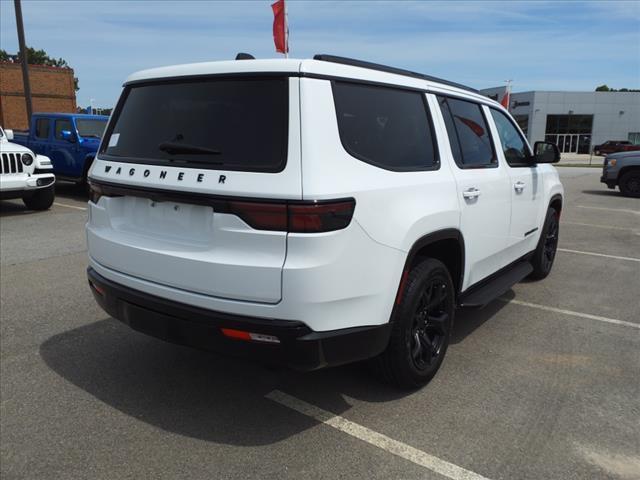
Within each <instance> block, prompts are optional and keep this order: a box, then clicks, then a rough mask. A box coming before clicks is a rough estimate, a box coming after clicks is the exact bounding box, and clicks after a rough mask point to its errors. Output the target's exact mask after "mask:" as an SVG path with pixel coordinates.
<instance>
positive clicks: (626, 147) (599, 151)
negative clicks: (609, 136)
mask: <svg viewBox="0 0 640 480" xmlns="http://www.w3.org/2000/svg"><path fill="white" fill-rule="evenodd" d="M635 150H640V145H634V144H633V143H631V142H629V141H628V140H607V141H606V142H604V143H603V144H601V145H596V146H594V147H593V153H594V154H595V155H608V154H610V153H618V152H632V151H635Z"/></svg>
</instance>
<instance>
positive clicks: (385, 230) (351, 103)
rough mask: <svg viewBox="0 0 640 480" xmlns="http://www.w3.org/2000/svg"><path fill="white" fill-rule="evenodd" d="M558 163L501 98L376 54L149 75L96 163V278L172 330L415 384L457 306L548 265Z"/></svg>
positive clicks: (144, 320)
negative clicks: (369, 369) (361, 366)
mask: <svg viewBox="0 0 640 480" xmlns="http://www.w3.org/2000/svg"><path fill="white" fill-rule="evenodd" d="M114 136H115V138H116V139H117V141H116V140H113V141H111V138H112V137H114ZM558 159H559V153H558V150H557V147H555V145H552V144H547V143H544V142H538V143H536V144H535V145H534V147H533V149H532V148H531V147H530V146H529V144H528V143H527V141H526V139H525V137H524V135H523V134H522V132H521V130H520V129H519V127H518V126H517V124H516V123H515V122H514V121H513V118H512V117H511V115H510V114H509V113H508V112H507V111H506V110H505V109H504V108H503V107H502V106H501V105H499V104H498V103H496V102H495V101H492V100H490V99H488V98H486V97H483V96H482V95H480V94H478V93H477V92H475V91H473V90H471V89H469V88H466V87H464V86H462V85H459V84H456V83H452V82H447V81H444V80H440V79H437V78H434V77H430V76H426V75H421V74H416V73H414V72H407V71H403V70H399V69H394V68H391V67H385V66H381V65H376V64H372V63H367V62H360V61H357V60H351V59H344V58H340V57H333V56H327V55H321V56H317V57H315V58H314V59H313V60H293V59H280V60H247V61H235V62H212V63H203V64H193V65H183V66H174V67H167V68H162V69H154V70H147V71H143V72H138V73H135V74H133V75H132V76H131V77H129V79H128V80H127V82H126V83H125V87H124V90H123V93H122V96H121V99H120V101H119V102H118V105H117V107H116V109H115V111H114V113H113V116H112V118H111V120H110V123H109V125H108V127H107V130H106V133H105V138H104V140H103V142H102V144H101V148H100V151H99V154H98V157H97V159H96V161H95V163H94V166H93V168H92V170H91V172H90V182H91V199H90V203H89V206H90V215H89V221H88V223H87V242H88V250H89V269H88V277H89V284H90V286H91V290H92V292H93V294H94V297H95V298H96V300H97V302H98V303H99V304H100V305H101V306H102V308H104V309H105V310H106V311H107V312H108V313H109V314H110V315H112V316H113V317H115V318H117V319H119V320H121V321H123V322H125V323H127V324H128V325H130V326H131V327H132V328H134V329H136V330H139V331H142V332H145V333H147V334H149V335H153V336H156V337H159V338H161V339H164V340H167V341H171V342H176V343H182V344H186V345H191V346H195V347H199V348H205V349H212V350H218V351H222V352H227V353H230V354H234V353H235V354H248V355H252V356H254V357H256V358H259V359H261V360H263V361H267V362H277V363H282V364H285V365H289V366H291V367H293V368H297V369H301V370H313V369H317V368H322V367H327V366H333V365H340V364H344V363H348V362H354V361H358V360H364V359H373V362H374V363H375V364H376V365H377V366H378V369H379V371H380V373H381V375H382V376H383V377H384V378H386V379H387V380H390V381H392V382H394V383H396V384H397V385H399V386H402V387H408V388H415V387H419V386H421V385H424V384H425V383H427V382H428V381H429V380H430V379H431V378H432V377H433V376H434V375H435V374H436V372H437V371H438V369H439V367H440V365H441V364H442V362H443V360H444V356H445V353H446V350H447V347H448V344H449V338H450V335H451V326H452V322H453V318H454V315H455V312H456V309H457V308H461V307H480V306H483V305H485V304H486V303H488V302H489V301H491V300H492V299H494V298H495V297H497V296H499V295H501V294H502V293H504V292H505V291H506V290H508V289H509V288H510V286H511V285H513V284H514V283H515V282H518V281H519V280H521V279H523V278H524V277H526V276H529V277H531V278H536V279H542V278H544V277H546V276H547V275H548V274H549V273H550V271H551V267H552V265H553V261H554V257H555V252H556V248H557V243H558V219H559V216H560V211H561V208H562V200H563V199H562V196H563V188H562V185H561V184H560V181H559V179H558V175H557V172H556V170H555V169H554V167H553V166H552V165H550V164H551V163H553V162H556V161H557V160H558ZM122 165H124V166H125V167H124V168H127V170H128V171H129V175H122V176H119V175H120V171H121V168H123V167H122ZM112 166H113V167H115V168H114V169H112ZM113 170H115V173H114V171H113ZM211 170H213V171H214V173H213V174H211V173H210V172H211ZM229 172H232V173H229ZM209 175H212V176H209ZM229 175H233V181H232V182H227V181H226V180H227V179H228V177H229Z"/></svg>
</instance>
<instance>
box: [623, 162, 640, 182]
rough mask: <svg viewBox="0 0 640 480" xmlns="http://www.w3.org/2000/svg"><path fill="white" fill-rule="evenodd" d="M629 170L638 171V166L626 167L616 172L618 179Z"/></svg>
mask: <svg viewBox="0 0 640 480" xmlns="http://www.w3.org/2000/svg"><path fill="white" fill-rule="evenodd" d="M631 170H640V165H626V166H624V167H622V168H621V169H620V171H619V172H618V179H619V178H620V177H622V176H623V175H624V174H625V173H627V172H630V171H631Z"/></svg>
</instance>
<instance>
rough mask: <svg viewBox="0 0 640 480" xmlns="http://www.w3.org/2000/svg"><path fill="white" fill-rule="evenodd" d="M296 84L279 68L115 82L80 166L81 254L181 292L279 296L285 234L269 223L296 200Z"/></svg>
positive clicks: (256, 298) (255, 298)
mask: <svg viewBox="0 0 640 480" xmlns="http://www.w3.org/2000/svg"><path fill="white" fill-rule="evenodd" d="M298 89H299V84H298V79H297V78H295V77H289V76H287V75H286V74H264V75H260V74H254V75H250V76H247V75H243V76H236V77H234V76H229V75H225V76H205V77H202V76H200V77H196V78H184V79H180V78H178V79H176V78H172V79H160V80H144V81H140V82H136V83H133V84H130V85H127V86H125V90H124V91H123V94H122V98H121V100H120V102H119V104H118V106H117V107H116V111H115V112H114V115H113V118H112V119H111V121H110V124H109V127H108V128H107V131H106V134H105V137H104V140H103V143H102V146H101V149H100V152H99V155H98V158H97V159H96V161H95V162H94V165H93V167H92V170H91V173H90V180H91V182H92V184H93V185H92V189H93V192H92V199H91V200H92V201H91V204H90V205H91V212H90V219H89V223H88V227H87V237H88V246H89V254H90V256H91V258H92V259H93V260H94V261H95V262H97V263H98V264H99V265H101V266H103V267H106V268H108V269H111V270H114V271H117V272H120V273H125V274H127V275H130V276H133V277H136V278H139V279H142V280H147V281H151V282H154V283H158V284H162V285H166V286H169V287H173V288H177V289H181V290H186V291H189V292H194V293H200V294H203V295H208V296H214V297H218V298H225V299H232V300H240V301H251V302H262V303H277V302H279V301H280V299H281V294H282V292H281V275H282V268H283V265H284V261H285V257H286V247H287V245H286V240H287V237H286V236H287V233H286V226H285V228H278V226H277V225H273V222H272V221H271V220H272V216H273V215H274V209H275V210H278V209H281V208H283V207H282V205H283V204H285V203H286V202H287V201H291V200H300V199H301V197H302V192H301V178H300V175H301V173H300V140H299V132H300V129H299V125H298V122H299V112H298V105H299V100H298ZM285 208H286V207H285ZM276 213H279V210H278V212H276ZM250 224H251V225H253V226H251V225H250ZM256 226H257V227H259V228H255V227H256Z"/></svg>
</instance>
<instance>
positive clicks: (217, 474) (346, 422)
mask: <svg viewBox="0 0 640 480" xmlns="http://www.w3.org/2000/svg"><path fill="white" fill-rule="evenodd" d="M559 170H560V173H561V176H562V179H563V183H564V185H565V190H566V201H565V207H564V210H563V213H562V219H561V233H560V251H559V252H558V255H557V258H556V263H555V266H554V270H553V272H552V274H551V276H550V277H549V278H547V279H546V280H544V281H542V282H535V283H534V282H524V283H521V284H518V285H517V286H515V287H514V288H513V289H512V290H511V291H510V292H508V294H507V295H506V296H505V297H503V299H501V300H497V301H495V302H493V303H492V304H490V305H489V306H488V307H486V308H485V309H483V310H479V311H463V312H459V314H458V317H457V320H456V326H455V331H454V335H453V340H452V342H453V343H452V345H451V347H450V349H449V351H448V354H447V358H446V359H445V362H444V365H443V367H442V369H441V370H440V372H439V373H438V375H437V376H436V378H435V379H434V380H433V381H432V382H431V383H430V384H429V385H428V386H427V387H426V388H424V389H422V390H420V391H416V392H403V391H398V390H396V389H394V388H392V387H390V386H386V385H384V384H380V383H379V382H378V381H377V380H376V379H375V378H374V377H373V376H372V375H371V374H370V373H369V371H368V370H367V368H366V367H365V366H364V365H351V366H346V367H341V368H336V369H331V370H324V371H318V372H314V373H308V374H300V373H294V372H289V371H286V370H273V369H267V368H265V367H262V366H260V365H257V364H254V363H251V362H249V361H243V360H238V359H231V358H225V357H221V356H218V355H215V354H210V353H205V352H199V351H195V350H191V349H188V348H183V347H179V346H174V345H170V344H166V343H163V342H161V341H159V340H155V339H152V338H149V337H146V336H144V335H142V334H139V333H136V332H134V331H132V330H129V329H128V328H127V327H125V326H123V325H122V324H120V323H119V322H117V321H116V320H113V319H111V318H109V317H108V316H107V315H106V314H105V313H104V312H103V311H102V310H101V309H100V308H99V307H98V306H97V305H96V303H95V302H94V300H93V297H92V295H91V293H90V291H89V288H88V286H87V281H86V277H85V269H86V264H87V261H86V251H85V250H86V249H85V241H84V230H83V227H84V223H85V217H86V210H85V204H86V198H85V197H83V196H82V194H81V193H80V192H79V191H78V190H77V189H75V188H72V187H71V186H61V187H60V188H59V190H58V196H57V198H56V203H55V204H54V206H53V207H52V209H51V210H50V211H48V212H43V213H34V212H28V211H26V210H25V208H24V207H23V206H22V204H21V203H20V202H19V201H12V202H2V204H1V213H0V244H1V249H0V261H1V269H0V272H1V275H0V277H1V285H0V294H1V322H0V328H1V331H0V400H1V406H0V453H1V461H0V476H1V477H2V478H3V479H13V478H16V479H17V478H28V479H40V478H42V479H45V478H46V479H54V478H64V479H69V478H91V479H99V478H105V479H112V478H136V479H137V478H166V479H175V478H191V479H196V478H203V479H204V478H207V479H211V478H274V479H275V478H278V479H281V478H295V479H299V478H349V479H360V478H361V479H377V478H380V479H381V478H403V479H413V478H428V479H431V478H433V479H442V478H453V479H463V478H467V479H479V478H489V479H574V478H575V479H586V478H598V479H600V478H616V479H632V478H634V479H637V478H640V314H639V313H638V312H639V311H640V200H639V199H630V198H624V197H622V196H620V194H619V193H618V192H617V191H610V190H607V189H606V187H604V185H602V184H600V183H599V181H598V180H599V175H600V170H598V169H585V168H559Z"/></svg>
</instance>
